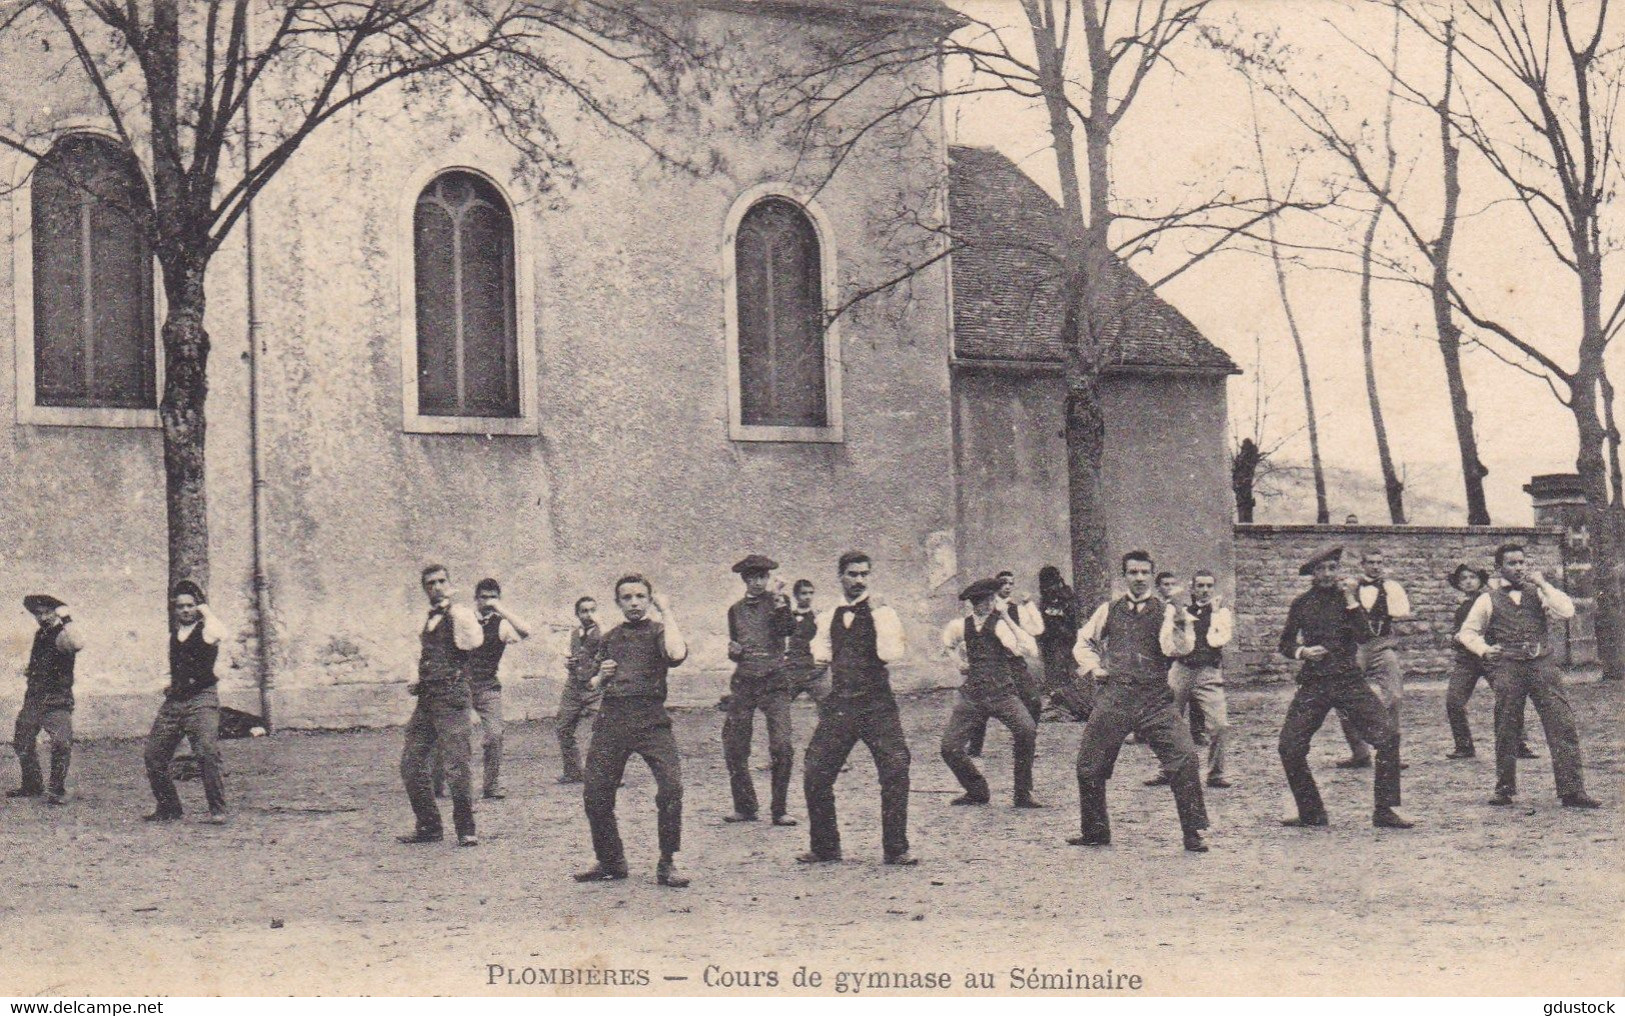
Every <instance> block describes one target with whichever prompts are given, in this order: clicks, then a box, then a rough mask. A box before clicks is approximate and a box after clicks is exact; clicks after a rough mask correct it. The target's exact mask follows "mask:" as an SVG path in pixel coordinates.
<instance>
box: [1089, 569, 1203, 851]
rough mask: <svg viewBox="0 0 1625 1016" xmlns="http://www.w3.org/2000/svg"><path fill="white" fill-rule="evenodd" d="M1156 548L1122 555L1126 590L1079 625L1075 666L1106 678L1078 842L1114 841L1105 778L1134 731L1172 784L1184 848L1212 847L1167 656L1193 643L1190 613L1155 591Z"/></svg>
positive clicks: (1095, 717)
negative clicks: (1205, 834)
mask: <svg viewBox="0 0 1625 1016" xmlns="http://www.w3.org/2000/svg"><path fill="white" fill-rule="evenodd" d="M1152 570H1153V565H1152V562H1151V555H1149V554H1147V553H1146V552H1145V551H1143V550H1134V551H1130V552H1129V553H1127V554H1125V555H1123V578H1124V579H1125V580H1126V581H1127V583H1128V593H1127V594H1126V595H1124V596H1122V597H1119V598H1118V599H1116V600H1112V601H1110V602H1108V603H1103V604H1101V605H1100V607H1099V609H1097V610H1096V611H1095V613H1094V616H1092V617H1091V618H1089V623H1087V624H1085V625H1084V626H1083V627H1082V628H1080V629H1078V641H1077V644H1076V646H1075V647H1074V648H1073V650H1072V655H1073V658H1074V659H1076V660H1077V661H1078V669H1079V671H1080V672H1081V673H1083V674H1085V675H1086V676H1090V677H1092V678H1093V679H1094V680H1096V681H1099V682H1101V683H1102V684H1103V685H1105V687H1104V688H1102V689H1101V692H1100V695H1099V698H1098V699H1097V701H1096V704H1095V710H1094V712H1092V713H1090V714H1089V722H1088V723H1086V724H1084V728H1083V737H1082V739H1081V740H1080V741H1079V742H1078V765H1077V771H1078V810H1079V812H1080V815H1081V822H1082V827H1083V828H1082V834H1081V835H1079V836H1074V837H1072V838H1071V839H1069V840H1067V842H1068V843H1070V844H1072V845H1073V846H1083V847H1101V846H1106V845H1108V844H1110V843H1111V841H1112V834H1111V823H1110V820H1109V818H1108V817H1107V813H1106V781H1107V780H1108V779H1109V778H1110V777H1111V774H1112V770H1113V768H1114V767H1115V766H1116V764H1117V755H1118V753H1119V752H1120V751H1122V749H1123V738H1124V736H1125V735H1127V734H1129V733H1130V732H1133V733H1136V734H1138V735H1139V738H1140V740H1141V741H1143V742H1145V743H1146V744H1147V745H1149V746H1150V748H1151V751H1152V753H1153V754H1155V755H1156V756H1157V761H1158V762H1159V763H1161V765H1162V771H1163V773H1165V774H1166V775H1167V776H1168V780H1169V783H1170V784H1171V786H1172V789H1173V792H1174V807H1175V808H1176V809H1177V811H1178V813H1179V827H1180V830H1181V832H1183V834H1184V838H1185V849H1186V850H1189V851H1193V852H1196V853H1201V852H1205V851H1206V850H1207V849H1208V846H1207V843H1206V841H1205V840H1204V839H1203V837H1202V830H1204V829H1206V828H1207V827H1208V819H1207V809H1206V807H1205V805H1204V804H1203V802H1202V780H1201V775H1200V772H1201V770H1200V764H1199V762H1198V760H1197V757H1196V746H1195V745H1194V744H1193V743H1191V733H1190V730H1189V728H1188V727H1187V726H1186V723H1185V721H1184V719H1183V718H1181V717H1180V715H1179V714H1178V713H1177V712H1175V711H1174V699H1173V691H1172V690H1171V689H1170V688H1169V687H1168V658H1169V657H1170V656H1184V655H1185V654H1187V653H1189V652H1190V651H1191V649H1192V633H1193V631H1194V628H1193V626H1192V625H1191V622H1190V615H1188V614H1186V613H1185V612H1184V611H1182V610H1175V609H1172V608H1170V607H1168V606H1167V605H1166V604H1164V603H1163V602H1162V600H1160V599H1158V598H1157V597H1156V596H1153V595H1152V593H1151V573H1152Z"/></svg>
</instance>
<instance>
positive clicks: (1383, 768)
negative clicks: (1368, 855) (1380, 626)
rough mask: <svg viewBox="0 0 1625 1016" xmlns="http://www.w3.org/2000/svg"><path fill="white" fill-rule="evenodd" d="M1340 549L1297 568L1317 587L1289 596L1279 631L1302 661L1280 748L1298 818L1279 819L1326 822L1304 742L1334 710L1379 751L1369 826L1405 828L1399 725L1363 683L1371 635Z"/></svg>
mask: <svg viewBox="0 0 1625 1016" xmlns="http://www.w3.org/2000/svg"><path fill="white" fill-rule="evenodd" d="M1342 561H1343V548H1342V547H1332V548H1330V549H1329V550H1326V551H1323V552H1321V553H1320V554H1317V555H1315V556H1314V557H1313V558H1311V559H1310V560H1309V561H1307V562H1305V563H1304V565H1303V566H1302V567H1300V568H1299V569H1298V574H1299V575H1312V576H1314V585H1313V587H1312V588H1310V589H1309V590H1308V591H1307V592H1305V593H1303V594H1302V595H1300V596H1299V597H1298V598H1297V599H1295V600H1293V601H1292V606H1291V607H1290V608H1288V610H1287V615H1286V627H1285V628H1283V629H1282V630H1281V641H1280V644H1279V647H1278V648H1279V649H1280V652H1281V655H1282V656H1285V657H1287V658H1288V659H1292V660H1302V661H1303V666H1302V667H1301V668H1299V670H1298V690H1297V693H1296V694H1294V695H1293V696H1292V703H1291V704H1290V705H1289V706H1287V710H1286V720H1285V722H1283V723H1282V724H1281V739H1280V744H1279V750H1280V755H1281V765H1282V766H1283V767H1284V768H1285V769H1286V781H1287V785H1288V786H1290V787H1291V788H1292V797H1293V800H1294V801H1296V802H1297V806H1298V814H1297V815H1296V817H1293V818H1288V819H1283V820H1282V823H1281V824H1282V825H1288V826H1300V827H1303V826H1324V825H1326V824H1327V819H1326V806H1325V804H1324V803H1323V802H1322V801H1321V799H1320V788H1319V787H1317V786H1316V785H1315V777H1314V774H1313V773H1311V772H1310V771H1309V742H1310V740H1311V739H1312V738H1313V737H1314V736H1315V732H1316V731H1317V730H1319V729H1320V726H1321V724H1323V723H1325V722H1326V714H1328V713H1330V712H1331V711H1332V710H1333V709H1336V710H1337V712H1338V714H1339V715H1341V716H1342V717H1343V718H1344V719H1346V720H1348V721H1349V724H1350V726H1351V727H1352V728H1353V730H1354V733H1355V735H1356V736H1357V737H1358V738H1359V739H1360V740H1361V741H1364V742H1365V743H1366V744H1369V745H1370V746H1371V747H1372V749H1373V750H1374V751H1375V753H1376V756H1377V767H1376V773H1375V780H1374V791H1373V793H1374V796H1375V806H1374V808H1373V810H1372V813H1371V824H1372V825H1375V826H1378V827H1380V828H1387V829H1409V828H1411V826H1412V825H1413V824H1414V823H1412V822H1411V821H1410V819H1408V818H1406V817H1405V816H1404V815H1402V814H1400V812H1399V811H1398V810H1396V809H1398V807H1399V728H1398V727H1397V726H1395V725H1394V722H1393V714H1392V713H1391V712H1390V711H1389V709H1388V707H1387V706H1385V705H1384V704H1383V703H1382V701H1381V700H1380V699H1378V698H1377V694H1376V692H1374V691H1372V690H1371V687H1370V686H1369V685H1368V684H1367V683H1366V680H1365V674H1364V672H1363V671H1362V669H1361V667H1360V661H1359V658H1358V652H1357V650H1358V647H1359V646H1360V644H1361V643H1362V642H1365V641H1366V640H1367V639H1369V638H1371V635H1372V630H1371V625H1370V624H1369V619H1368V618H1367V616H1366V611H1365V607H1364V606H1363V605H1362V604H1361V602H1360V583H1359V581H1358V580H1356V579H1354V578H1352V577H1347V578H1345V577H1344V576H1343V575H1342V574H1341V568H1342Z"/></svg>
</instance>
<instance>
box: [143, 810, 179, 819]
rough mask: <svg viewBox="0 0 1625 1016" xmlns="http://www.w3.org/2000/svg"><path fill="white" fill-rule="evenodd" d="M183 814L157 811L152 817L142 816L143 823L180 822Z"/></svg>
mask: <svg viewBox="0 0 1625 1016" xmlns="http://www.w3.org/2000/svg"><path fill="white" fill-rule="evenodd" d="M180 820H181V813H180V812H178V811H155V812H153V813H152V814H151V815H142V816H141V821H143V822H179V821H180Z"/></svg>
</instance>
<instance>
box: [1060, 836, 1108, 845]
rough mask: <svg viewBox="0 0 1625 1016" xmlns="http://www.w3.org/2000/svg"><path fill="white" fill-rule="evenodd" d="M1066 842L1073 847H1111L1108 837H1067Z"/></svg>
mask: <svg viewBox="0 0 1625 1016" xmlns="http://www.w3.org/2000/svg"><path fill="white" fill-rule="evenodd" d="M1066 842H1067V843H1068V845H1070V846H1074V847H1109V846H1111V845H1112V838H1111V837H1110V836H1068V837H1067V838H1066Z"/></svg>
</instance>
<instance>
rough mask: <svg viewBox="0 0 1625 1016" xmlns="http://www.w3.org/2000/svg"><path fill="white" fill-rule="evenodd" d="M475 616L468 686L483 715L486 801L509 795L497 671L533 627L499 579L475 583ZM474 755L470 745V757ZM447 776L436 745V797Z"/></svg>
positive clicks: (482, 752) (483, 759)
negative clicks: (506, 600) (506, 598)
mask: <svg viewBox="0 0 1625 1016" xmlns="http://www.w3.org/2000/svg"><path fill="white" fill-rule="evenodd" d="M474 616H475V617H476V618H478V619H479V622H480V644H479V645H477V646H475V647H474V648H473V649H472V650H470V651H469V654H468V689H469V694H470V697H471V698H472V699H473V702H474V715H475V716H478V717H479V718H480V749H481V751H480V755H481V759H482V761H483V762H484V764H485V782H484V784H483V787H484V794H483V796H484V797H485V799H486V800H487V801H500V800H502V799H503V798H505V797H507V796H508V794H507V791H505V790H503V789H502V681H501V679H500V677H499V676H498V671H499V670H500V669H501V667H502V655H503V653H504V652H506V651H507V648H508V647H509V646H511V645H513V644H514V643H515V642H518V641H520V640H521V639H527V638H530V627H529V626H528V625H527V624H525V622H524V621H522V620H520V619H519V618H518V617H517V616H516V615H515V614H514V613H513V612H512V611H510V610H508V609H507V608H506V607H504V606H503V604H502V584H501V583H500V582H498V581H497V580H496V579H480V581H479V582H478V583H477V584H476V585H475V586H474ZM472 755H473V749H472V748H470V759H471V760H472ZM445 779H446V767H445V761H444V759H443V757H442V756H441V751H440V748H439V746H436V748H435V753H434V796H436V797H441V796H444V789H443V788H444V786H445ZM470 779H472V777H470Z"/></svg>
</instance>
